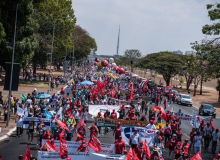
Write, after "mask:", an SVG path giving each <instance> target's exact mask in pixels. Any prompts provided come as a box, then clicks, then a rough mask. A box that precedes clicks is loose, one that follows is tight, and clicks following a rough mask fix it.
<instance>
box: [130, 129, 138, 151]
mask: <svg viewBox="0 0 220 160" xmlns="http://www.w3.org/2000/svg"><path fill="white" fill-rule="evenodd" d="M137 131H138V130H137V129H134V134H133V135H132V136H131V137H130V138H129V144H130V145H131V147H132V149H133V150H135V149H136V147H137V145H138V144H139V142H140V135H139V134H138V133H137Z"/></svg>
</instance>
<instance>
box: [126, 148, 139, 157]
mask: <svg viewBox="0 0 220 160" xmlns="http://www.w3.org/2000/svg"><path fill="white" fill-rule="evenodd" d="M126 159H127V160H139V158H138V157H137V155H136V154H135V152H134V150H133V149H132V148H131V147H130V150H129V152H128V154H127V156H126Z"/></svg>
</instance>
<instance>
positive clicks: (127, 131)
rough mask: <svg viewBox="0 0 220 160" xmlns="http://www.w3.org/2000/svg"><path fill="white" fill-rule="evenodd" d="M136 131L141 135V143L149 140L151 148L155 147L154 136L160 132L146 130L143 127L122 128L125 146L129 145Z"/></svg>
mask: <svg viewBox="0 0 220 160" xmlns="http://www.w3.org/2000/svg"><path fill="white" fill-rule="evenodd" d="M134 129H137V130H138V134H139V135H140V141H143V142H144V141H145V139H146V140H147V143H148V145H149V147H152V146H153V140H154V136H155V135H156V133H157V132H158V130H151V129H146V128H143V127H122V131H121V135H122V140H123V141H124V142H125V144H127V145H129V138H130V137H131V136H132V135H133V134H134Z"/></svg>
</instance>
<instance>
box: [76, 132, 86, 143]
mask: <svg viewBox="0 0 220 160" xmlns="http://www.w3.org/2000/svg"><path fill="white" fill-rule="evenodd" d="M76 137H77V138H78V137H79V138H80V139H81V141H82V140H85V139H84V137H83V136H81V135H80V134H79V133H77V136H76ZM77 138H76V140H77Z"/></svg>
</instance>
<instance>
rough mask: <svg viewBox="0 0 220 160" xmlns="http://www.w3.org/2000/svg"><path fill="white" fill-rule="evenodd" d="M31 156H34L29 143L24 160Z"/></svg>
mask: <svg viewBox="0 0 220 160" xmlns="http://www.w3.org/2000/svg"><path fill="white" fill-rule="evenodd" d="M31 158H32V154H31V150H30V148H29V146H28V145H27V148H26V151H25V156H24V160H30V159H31Z"/></svg>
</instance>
